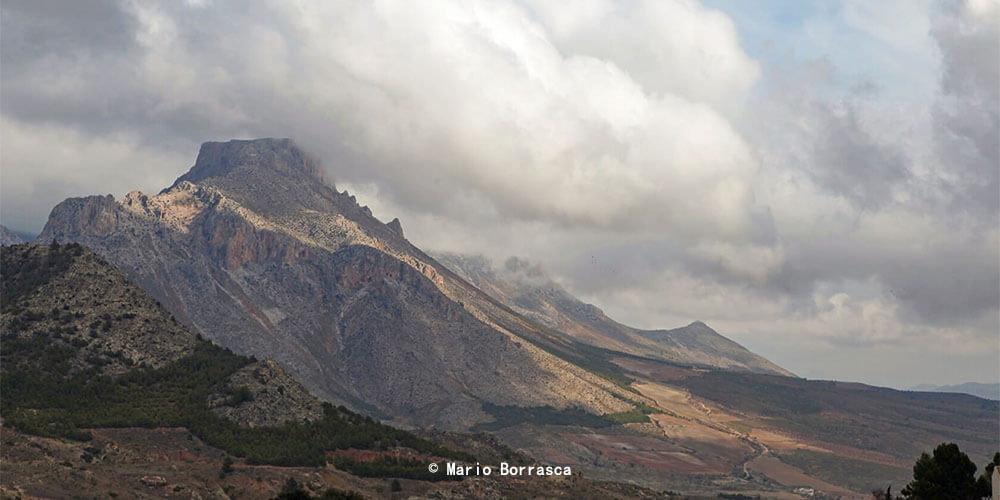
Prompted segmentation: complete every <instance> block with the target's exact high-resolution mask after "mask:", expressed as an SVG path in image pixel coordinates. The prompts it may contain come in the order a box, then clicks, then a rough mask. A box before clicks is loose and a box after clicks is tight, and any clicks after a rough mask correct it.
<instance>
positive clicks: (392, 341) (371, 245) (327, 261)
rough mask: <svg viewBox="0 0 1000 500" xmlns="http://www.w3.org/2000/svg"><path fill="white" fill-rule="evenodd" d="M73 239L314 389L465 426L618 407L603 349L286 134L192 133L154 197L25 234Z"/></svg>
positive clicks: (373, 408)
mask: <svg viewBox="0 0 1000 500" xmlns="http://www.w3.org/2000/svg"><path fill="white" fill-rule="evenodd" d="M53 240H56V241H60V242H79V243H82V244H84V245H86V246H88V247H90V248H92V249H93V250H94V251H95V252H96V253H97V254H99V255H101V256H102V257H104V258H105V259H107V260H108V261H109V262H111V263H112V264H113V265H115V266H116V267H118V268H119V269H121V270H122V271H123V272H124V273H125V274H126V275H127V276H128V277H129V278H130V279H131V280H133V281H134V282H136V283H137V284H139V285H140V286H141V287H142V288H143V289H145V290H147V291H149V292H150V293H151V294H152V295H153V296H154V297H155V298H156V299H157V300H159V301H160V302H161V303H163V305H164V306H165V307H166V308H167V309H168V310H170V311H171V312H172V313H173V314H174V315H175V316H176V317H177V319H178V320H179V321H180V322H181V323H183V324H185V325H187V326H189V327H190V328H191V329H192V330H194V331H196V332H199V333H200V334H201V335H203V336H205V337H206V338H208V339H210V340H212V341H214V342H216V343H218V344H220V345H223V346H225V347H228V348H231V349H233V350H234V351H236V352H238V353H241V354H247V355H257V356H260V357H265V356H271V357H273V358H274V359H275V360H276V361H277V362H278V363H279V364H280V365H281V366H283V367H284V368H285V369H287V370H288V371H290V373H291V374H293V375H294V376H295V378H296V379H298V380H300V381H301V382H302V383H303V384H304V385H305V386H306V387H307V388H308V389H309V390H310V391H311V392H313V393H314V394H316V395H318V396H320V397H321V398H322V399H324V400H327V401H332V402H335V403H337V404H345V405H347V406H350V407H353V408H356V409H360V410H364V411H365V412H368V413H370V414H374V415H378V416H381V417H383V418H395V419H396V420H397V421H398V422H401V423H408V424H413V425H437V426H442V427H446V428H467V427H470V426H472V425H474V424H476V423H480V422H488V421H491V420H493V419H494V418H496V416H495V415H492V414H490V413H489V412H487V411H484V404H485V405H489V406H486V407H487V408H495V407H506V406H510V405H513V406H522V407H545V406H548V407H553V408H556V409H571V408H580V409H583V410H585V411H587V412H589V413H591V414H597V415H603V414H610V413H617V412H625V411H629V410H631V409H633V408H634V405H635V404H638V403H646V404H650V403H651V400H648V399H645V398H643V397H642V396H640V395H637V394H634V393H633V392H630V391H627V390H626V389H625V388H624V387H623V386H622V385H624V384H625V383H627V381H628V379H623V378H622V377H621V376H620V370H618V368H617V367H616V366H614V365H612V364H611V363H609V362H608V361H607V356H608V354H607V353H605V352H602V351H600V350H595V349H594V348H593V347H592V346H589V345H586V344H583V343H580V342H575V341H573V340H572V339H566V338H565V337H563V336H561V335H560V334H558V333H555V332H553V331H551V330H549V329H547V328H545V327H543V326H540V325H537V324H535V323H533V322H532V321H531V320H529V319H527V318H525V317H523V316H521V315H520V314H518V313H517V312H516V311H513V310H512V309H510V308H509V307H507V306H505V305H503V304H502V303H500V302H498V301H496V300H494V299H492V298H491V297H489V296H488V295H486V294H484V293H482V292H481V291H480V290H478V289H477V288H475V287H474V286H472V285H470V284H469V283H467V282H466V281H465V280H463V279H462V278H460V277H459V276H457V275H456V274H454V273H452V272H451V271H450V270H448V269H447V268H446V267H445V266H442V265H441V264H439V263H438V262H437V261H435V260H434V259H433V258H431V257H430V256H428V255H426V254H425V253H424V252H422V251H421V250H420V249H418V248H416V247H415V246H413V245H411V244H410V243H409V242H408V241H407V240H406V239H405V238H404V237H403V230H402V227H401V224H400V223H399V221H398V220H395V221H393V222H390V223H389V224H384V223H382V222H381V221H379V220H378V219H376V218H375V217H374V216H373V215H372V213H371V211H370V210H369V209H368V208H367V207H363V206H359V205H358V203H357V202H356V200H355V198H354V197H353V196H350V195H349V194H348V193H347V192H338V191H337V190H336V189H335V187H334V186H333V185H332V184H331V183H328V182H326V181H325V180H324V179H323V177H322V171H321V169H320V168H319V166H318V163H317V162H316V161H315V160H314V159H313V158H311V157H310V156H308V155H307V154H305V153H303V152H302V151H301V150H300V149H299V148H297V147H296V146H295V145H294V144H293V143H292V141H290V140H287V139H261V140H252V141H230V142H226V143H206V144H204V145H203V146H202V148H201V151H200V152H199V154H198V159H197V161H196V163H195V165H194V167H192V168H191V169H190V171H189V172H188V173H187V174H185V175H183V176H181V177H180V178H179V179H177V181H176V182H175V183H174V184H173V185H172V186H170V187H168V188H167V189H164V190H163V191H161V192H160V193H159V194H156V195H147V194H143V193H140V192H132V193H129V194H128V195H127V196H126V197H125V198H124V199H123V200H121V201H116V200H115V199H114V198H113V197H112V196H110V195H108V196H90V197H86V198H71V199H68V200H66V201H64V202H63V203H60V204H59V205H57V206H56V207H55V208H54V209H53V210H52V213H51V215H50V218H49V221H48V223H47V224H46V226H45V229H44V230H43V232H42V234H41V235H40V236H39V239H38V241H53Z"/></svg>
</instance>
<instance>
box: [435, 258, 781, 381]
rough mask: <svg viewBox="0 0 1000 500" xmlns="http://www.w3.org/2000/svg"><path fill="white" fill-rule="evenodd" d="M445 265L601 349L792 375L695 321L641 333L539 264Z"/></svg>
mask: <svg viewBox="0 0 1000 500" xmlns="http://www.w3.org/2000/svg"><path fill="white" fill-rule="evenodd" d="M437 259H438V261H439V262H441V263H442V264H444V265H446V266H448V267H449V268H450V269H451V270H453V271H454V272H455V273H457V274H458V275H459V276H462V277H463V278H465V279H466V280H467V281H469V282H470V283H472V284H473V285H475V286H476V287H478V288H479V289H480V290H483V291H484V292H486V293H487V294H489V295H490V296H491V297H493V298H494V299H496V300H498V301H500V302H501V303H503V304H504V305H506V306H508V307H510V308H512V309H514V310H516V311H517V312H519V313H521V314H523V315H524V316H527V317H529V318H531V319H532V320H535V321H537V322H539V323H541V324H543V325H545V326H547V327H549V328H552V329H553V330H556V331H559V332H562V333H564V334H565V335H567V336H569V337H572V338H575V339H577V340H580V341H582V342H586V343H588V344H591V345H595V346H597V347H602V348H605V349H612V350H616V351H621V352H625V353H629V354H634V355H637V356H643V357H648V358H653V359H660V360H664V361H668V362H671V363H681V364H690V365H697V366H702V367H710V368H721V369H725V370H737V371H751V372H757V373H772V374H777V375H788V376H792V374H791V373H790V372H788V371H787V370H785V369H783V368H781V367H780V366H778V365H775V364H774V363H772V362H770V361H768V360H767V359H765V358H763V357H761V356H758V355H757V354H754V353H752V352H750V351H748V350H747V349H746V348H744V347H743V346H741V345H739V344H737V343H736V342H733V341H732V340H729V339H727V338H726V337H724V336H722V335H719V334H718V333H717V332H716V331H715V330H713V329H711V328H710V327H709V326H708V325H706V324H705V323H702V322H700V321H696V322H694V323H691V324H690V325H687V326H684V327H681V328H675V329H673V330H639V329H636V328H632V327H629V326H626V325H623V324H621V323H618V322H616V321H614V320H613V319H611V318H609V317H607V315H605V314H604V311H602V310H600V309H599V308H597V307H595V306H593V305H591V304H587V303H584V302H582V301H581V300H579V299H577V298H576V297H574V296H572V295H570V294H569V293H568V292H567V291H566V290H565V289H563V288H562V287H561V286H559V284H557V283H556V282H554V281H553V280H552V279H551V278H549V277H548V276H547V275H546V274H545V273H544V272H543V271H542V269H541V268H540V267H539V266H537V265H531V264H530V263H528V262H525V261H523V260H521V259H518V258H516V257H511V258H510V259H508V260H507V261H506V262H505V263H504V265H503V266H495V265H493V263H492V262H490V261H489V260H487V259H485V258H484V257H482V256H463V255H455V254H443V255H438V256H437Z"/></svg>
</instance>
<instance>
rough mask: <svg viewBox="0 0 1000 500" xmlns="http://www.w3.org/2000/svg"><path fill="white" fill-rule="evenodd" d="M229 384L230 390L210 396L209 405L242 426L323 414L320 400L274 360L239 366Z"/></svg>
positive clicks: (254, 425)
mask: <svg viewBox="0 0 1000 500" xmlns="http://www.w3.org/2000/svg"><path fill="white" fill-rule="evenodd" d="M226 385H227V387H228V388H229V389H230V391H229V392H227V393H216V394H213V395H211V396H210V397H209V400H208V406H209V408H211V409H212V411H213V412H215V413H217V414H219V415H222V416H224V417H226V418H228V419H230V420H233V421H234V422H237V423H239V424H240V425H246V426H249V427H258V426H265V425H281V424H284V423H287V422H305V421H310V420H318V419H320V418H321V417H322V416H323V405H322V404H321V403H320V401H319V400H318V399H316V398H315V397H313V396H312V395H311V394H309V392H308V391H306V389H305V388H304V387H302V384H300V383H298V381H296V380H295V379H294V378H292V377H291V376H289V375H288V373H286V372H285V370H282V369H281V366H279V365H278V363H277V362H275V361H274V360H272V359H267V360H264V361H257V362H254V363H251V364H249V365H247V366H245V367H243V368H240V369H239V370H238V371H237V372H236V373H234V374H232V375H231V376H230V377H229V379H228V380H227V381H226Z"/></svg>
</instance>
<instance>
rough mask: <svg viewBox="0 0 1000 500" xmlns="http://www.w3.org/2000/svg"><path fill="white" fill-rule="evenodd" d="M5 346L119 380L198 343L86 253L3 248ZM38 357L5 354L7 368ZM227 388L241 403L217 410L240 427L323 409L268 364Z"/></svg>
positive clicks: (311, 415)
mask: <svg viewBox="0 0 1000 500" xmlns="http://www.w3.org/2000/svg"><path fill="white" fill-rule="evenodd" d="M0 269H2V278H3V280H2V282H3V286H2V292H3V302H4V309H3V311H2V312H0V330H2V331H3V332H4V339H3V341H4V342H8V341H14V340H15V339H16V340H19V341H22V342H25V341H27V342H30V341H35V340H38V339H46V340H45V342H48V343H50V344H57V345H64V347H65V348H66V349H67V350H69V351H71V352H72V356H71V357H70V360H69V363H70V368H71V371H70V373H74V372H75V373H79V372H81V371H83V370H86V369H90V368H98V371H99V373H101V374H103V375H108V376H117V375H121V374H123V373H126V372H128V371H130V370H133V369H134V368H136V367H142V366H145V367H150V368H160V367H163V366H165V365H167V364H169V363H171V362H173V361H176V360H178V359H180V358H182V357H184V356H187V355H189V354H191V353H192V352H194V349H195V345H196V343H197V342H198V340H197V338H196V336H195V334H193V333H191V332H190V331H188V329H187V328H185V327H184V326H183V325H181V324H180V323H179V322H178V321H177V320H175V319H174V317H173V316H172V315H171V314H170V313H169V312H167V311H166V310H164V309H163V307H161V306H160V304H159V303H157V301H156V300H155V299H153V298H152V297H151V296H150V295H149V294H148V293H146V292H145V291H143V290H142V289H140V288H139V287H137V286H135V285H134V284H132V283H131V282H130V281H129V280H128V278H126V277H125V276H124V275H123V274H122V273H121V272H120V271H118V270H117V269H115V268H114V267H112V266H111V265H110V264H108V263H107V262H106V261H105V260H104V259H102V258H101V257H99V256H98V255H96V254H94V253H93V252H91V251H90V250H89V249H87V248H85V247H83V246H81V245H76V244H69V245H34V244H21V245H14V246H5V247H3V249H2V250H0ZM37 361H38V360H37V359H16V358H14V357H10V356H9V352H6V353H5V355H4V359H3V363H4V368H5V369H10V368H12V367H16V366H18V365H19V364H22V363H27V364H34V363H36V362H37ZM227 384H228V386H229V387H232V388H237V387H243V388H246V389H247V390H248V395H249V396H250V397H249V398H247V401H244V402H241V403H240V404H238V405H235V406H229V405H225V404H223V403H225V401H224V400H225V399H228V398H226V397H221V395H220V397H215V398H214V399H215V401H214V402H215V403H217V404H215V405H212V404H211V403H213V401H209V402H208V403H210V406H215V408H214V409H215V411H216V412H217V413H219V414H221V415H223V416H225V417H227V418H230V419H231V420H233V421H235V422H237V423H240V424H243V425H250V426H255V425H280V424H282V423H284V422H286V421H298V422H301V421H304V420H311V419H317V418H319V417H320V416H322V403H321V402H320V401H319V400H318V399H316V398H315V397H313V396H311V395H310V394H309V393H308V392H306V391H305V389H304V388H303V387H302V386H301V385H300V384H299V383H298V382H296V381H295V380H294V379H293V378H292V377H290V376H289V375H288V374H287V373H286V372H285V371H284V370H282V369H281V367H280V366H278V365H277V363H275V362H274V361H272V360H265V361H257V362H254V363H251V364H249V365H247V366H245V367H244V368H242V369H240V370H239V371H237V372H236V373H234V374H233V375H232V376H231V377H230V378H229V380H228V381H227Z"/></svg>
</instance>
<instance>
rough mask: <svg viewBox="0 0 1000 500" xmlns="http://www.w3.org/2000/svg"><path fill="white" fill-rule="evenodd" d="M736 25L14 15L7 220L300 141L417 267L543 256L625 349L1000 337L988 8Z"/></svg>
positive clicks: (522, 4) (82, 6) (993, 60)
mask: <svg viewBox="0 0 1000 500" xmlns="http://www.w3.org/2000/svg"><path fill="white" fill-rule="evenodd" d="M712 3H713V4H718V5H723V6H725V4H726V2H722V1H714V2H712ZM725 8H726V12H723V11H721V10H716V9H711V8H707V7H705V6H704V5H702V4H701V3H699V2H696V1H694V0H671V1H665V2H659V1H657V2H654V1H646V0H635V1H624V2H617V1H610V0H587V1H583V2H574V3H573V4H571V5H567V4H566V3H565V2H553V1H549V0H529V1H499V2H477V1H470V2H460V1H444V2H434V3H433V4H432V5H431V4H428V3H422V2H370V3H363V2H338V1H334V2H315V3H312V2H279V1H273V2H255V3H253V4H252V5H249V6H248V5H246V4H245V3H240V2H235V1H230V0H222V1H214V2H185V3H180V2H173V3H169V2H168V3H160V4H151V3H145V2H132V1H122V2H111V1H100V2H87V3H80V2H66V3H65V4H58V3H57V4H53V3H48V2H43V3H38V2H6V3H4V4H3V6H2V16H0V37H2V43H0V57H2V59H3V62H4V67H3V72H2V74H0V100H2V104H3V106H2V109H0V118H2V120H0V132H2V133H0V141H2V148H0V156H2V163H3V171H2V180H3V182H2V185H0V194H2V201H0V215H2V218H3V222H4V223H5V224H8V225H12V226H14V227H16V228H18V229H28V230H38V229H40V224H41V222H42V221H43V220H44V218H45V215H46V214H47V212H48V209H49V208H50V207H51V206H53V205H54V204H56V203H57V202H59V201H61V199H62V198H64V197H66V196H71V195H83V194H89V193H104V192H108V191H111V192H114V193H116V194H122V193H124V192H126V191H128V190H130V189H133V188H139V189H143V190H145V191H157V190H158V189H159V188H162V187H164V186H166V185H168V184H169V183H170V181H171V180H172V179H173V178H175V177H176V176H178V175H180V174H181V173H182V172H183V171H184V170H186V168H187V166H188V165H190V164H191V162H192V161H193V159H194V158H193V157H194V155H195V153H196V151H197V145H198V144H199V143H200V142H203V141H207V140H226V139H229V138H234V137H239V138H246V137H263V136H280V137H294V138H296V140H297V141H298V142H300V143H301V144H302V145H304V146H305V147H306V148H307V149H310V150H311V151H312V152H314V153H315V154H316V155H317V156H319V157H320V158H322V159H323V160H324V161H325V163H326V165H327V168H328V169H329V170H330V175H329V178H332V179H333V180H334V181H335V182H336V183H337V184H338V186H339V187H341V188H348V189H350V190H351V191H352V192H354V193H357V194H358V195H359V198H360V199H361V200H362V201H363V203H365V204H368V205H370V206H371V207H372V208H373V210H375V213H376V214H377V215H379V216H380V217H383V218H384V219H386V220H388V219H391V218H392V217H395V216H398V217H400V218H401V219H402V222H403V224H404V226H405V227H406V234H407V236H408V237H409V238H410V239H411V240H413V241H414V242H416V243H417V244H419V245H421V246H423V247H426V248H428V249H431V250H451V251H462V252H468V253H486V254H488V255H489V256H490V257H492V258H493V260H494V261H496V262H503V261H504V259H506V257H507V256H509V255H523V256H527V257H530V258H531V259H532V261H540V262H542V263H543V264H544V265H545V267H546V268H547V269H548V270H549V271H550V272H552V274H553V275H555V276H556V277H557V278H558V280H559V281H560V282H561V283H563V284H565V285H567V286H568V287H569V288H570V289H571V290H572V291H574V292H577V293H579V294H581V295H583V296H585V297H586V298H588V299H589V300H592V301H593V302H595V303H597V304H598V305H600V306H602V307H605V308H606V309H608V310H609V312H611V313H613V314H612V316H613V317H616V318H618V319H619V320H621V321H624V322H627V323H634V324H636V325H637V326H646V327H669V326H674V325H676V324H680V323H685V322H688V321H691V320H693V319H702V320H706V321H709V322H710V323H711V324H713V325H714V326H720V327H721V328H720V329H722V330H723V333H727V334H732V335H734V336H737V337H738V338H739V339H740V340H742V341H746V342H747V343H748V344H750V345H753V346H765V347H763V348H762V349H765V350H766V344H767V342H768V341H769V339H778V340H777V341H779V342H781V343H794V344H795V345H800V346H811V347H808V348H815V349H847V350H850V349H861V348H862V347H861V346H866V347H868V348H871V349H873V350H876V349H882V348H884V347H885V346H890V345H892V346H897V347H899V348H900V349H904V348H905V349H911V348H912V349H917V348H918V347H919V345H921V344H922V343H926V342H927V339H933V338H937V339H950V340H953V341H954V342H953V344H955V345H953V346H951V347H947V346H945V347H942V349H944V350H946V351H947V350H949V349H950V350H951V351H953V352H956V353H961V352H964V351H963V349H966V347H965V346H967V345H976V346H982V345H983V344H982V342H983V341H982V339H984V338H993V337H995V334H996V332H997V331H998V330H1000V320H998V313H997V307H998V303H1000V297H998V295H1000V256H998V248H1000V243H998V242H1000V237H998V232H1000V231H998V221H1000V205H998V204H1000V201H998V193H1000V188H998V180H997V177H998V169H997V165H998V161H1000V158H998V156H1000V155H998V137H1000V131H998V123H1000V120H998V106H1000V104H998V96H997V93H998V88H1000V84H998V80H1000V77H998V75H997V73H998V68H997V65H998V62H997V61H998V57H997V46H998V38H997V30H998V28H997V24H996V23H995V22H994V21H995V19H996V17H997V13H998V10H997V3H996V2H991V1H986V0H968V1H967V2H949V3H945V4H940V5H936V6H928V5H926V4H924V3H921V4H919V5H917V6H914V4H910V3H907V4H906V5H905V6H902V5H896V6H895V7H892V8H889V7H883V6H881V5H878V6H876V5H873V4H870V3H866V2H854V1H845V2H844V3H842V4H836V5H833V6H830V7H829V8H827V7H808V8H807V7H801V12H798V13H797V14H796V15H795V16H791V17H790V18H787V19H786V18H781V16H779V15H777V14H780V13H775V12H768V10H767V9H766V8H758V7H756V6H755V7H753V8H748V7H746V6H745V4H742V3H736V4H732V5H728V6H726V7H725ZM900 9H902V10H904V11H905V12H900ZM733 12H736V13H738V14H739V15H738V16H737V15H732V13H733ZM754 16H757V17H754ZM772 18H773V19H777V18H781V20H780V22H775V21H773V19H772ZM928 31H929V33H928ZM745 47H749V49H746V48H745ZM932 49H933V50H932ZM748 50H750V51H751V52H752V54H753V55H752V56H751V55H750V53H748ZM935 50H936V51H937V52H935ZM990 336H993V337H990ZM963 342H964V343H963ZM803 348H804V349H805V348H806V347H803ZM775 352H778V351H775ZM817 352H818V351H817ZM838 352H839V351H838ZM781 355H782V356H787V355H788V354H787V353H784V354H781ZM834 358H835V356H833V357H829V359H834ZM812 359H826V358H824V357H823V355H821V354H818V355H815V356H814V358H812ZM776 361H778V362H779V363H781V362H782V361H783V360H781V359H778V360H776ZM978 366H980V368H979V369H980V370H981V371H983V372H985V371H987V370H988V371H989V373H990V374H991V375H990V376H992V374H993V373H994V372H995V371H996V370H995V368H996V367H995V366H993V365H990V366H989V367H987V368H983V366H984V365H982V364H980V365H978ZM830 369H831V370H833V369H834V368H833V367H831V368H830ZM873 376H874V375H873Z"/></svg>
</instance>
